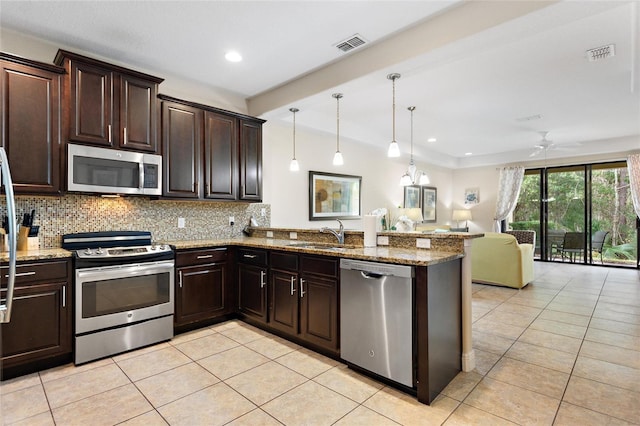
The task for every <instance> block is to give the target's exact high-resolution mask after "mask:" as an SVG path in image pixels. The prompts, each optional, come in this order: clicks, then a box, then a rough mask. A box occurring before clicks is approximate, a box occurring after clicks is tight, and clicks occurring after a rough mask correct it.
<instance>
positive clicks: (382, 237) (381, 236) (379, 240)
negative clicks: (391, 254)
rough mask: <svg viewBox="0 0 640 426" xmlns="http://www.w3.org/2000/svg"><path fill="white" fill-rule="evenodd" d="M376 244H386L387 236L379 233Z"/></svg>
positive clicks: (387, 241) (387, 243) (387, 242)
mask: <svg viewBox="0 0 640 426" xmlns="http://www.w3.org/2000/svg"><path fill="white" fill-rule="evenodd" d="M378 245H379V246H388V245H389V237H387V236H383V235H380V236H379V237H378Z"/></svg>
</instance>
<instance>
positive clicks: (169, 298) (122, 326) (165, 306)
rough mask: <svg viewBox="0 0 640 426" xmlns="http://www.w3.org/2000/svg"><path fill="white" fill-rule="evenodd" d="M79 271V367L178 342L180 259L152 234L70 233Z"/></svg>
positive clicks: (67, 240)
mask: <svg viewBox="0 0 640 426" xmlns="http://www.w3.org/2000/svg"><path fill="white" fill-rule="evenodd" d="M62 247H63V248H65V249H67V250H72V251H73V256H74V265H75V266H74V268H75V285H74V289H75V344H74V345H75V346H74V362H75V363H76V364H83V363H85V362H89V361H93V360H95V359H98V358H103V357H106V356H109V355H114V354H117V353H120V352H125V351H128V350H131V349H135V348H139V347H142V346H146V345H150V344H153V343H157V342H161V341H165V340H170V339H171V338H172V337H173V311H174V258H175V254H174V251H173V249H172V248H171V247H170V246H168V245H156V244H152V241H151V233H150V232H138V231H115V232H86V233H76V234H66V235H64V236H63V238H62Z"/></svg>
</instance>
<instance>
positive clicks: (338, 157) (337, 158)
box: [331, 93, 344, 166]
mask: <svg viewBox="0 0 640 426" xmlns="http://www.w3.org/2000/svg"><path fill="white" fill-rule="evenodd" d="M331 96H333V97H334V98H335V99H336V153H335V154H334V156H333V165H334V166H342V165H343V164H344V159H343V158H342V153H341V152H340V99H341V98H342V93H334V94H333V95H331Z"/></svg>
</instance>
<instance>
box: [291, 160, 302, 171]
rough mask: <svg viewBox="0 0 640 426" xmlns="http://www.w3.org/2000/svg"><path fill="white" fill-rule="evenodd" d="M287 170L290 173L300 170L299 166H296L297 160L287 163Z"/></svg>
mask: <svg viewBox="0 0 640 426" xmlns="http://www.w3.org/2000/svg"><path fill="white" fill-rule="evenodd" d="M289 170H290V171H292V172H297V171H299V170H300V164H298V160H296V159H295V158H294V159H293V160H291V163H289Z"/></svg>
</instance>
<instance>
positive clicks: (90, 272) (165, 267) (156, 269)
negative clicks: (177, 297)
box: [76, 260, 174, 280]
mask: <svg viewBox="0 0 640 426" xmlns="http://www.w3.org/2000/svg"><path fill="white" fill-rule="evenodd" d="M173 270H174V262H173V260H169V261H162V262H149V263H128V264H124V265H112V266H100V267H96V268H85V269H76V278H82V279H84V280H89V279H91V278H93V277H98V278H104V274H110V275H111V276H109V277H108V278H121V277H126V276H131V275H132V274H136V275H141V274H145V275H146V274H154V273H163V272H169V273H171V275H173Z"/></svg>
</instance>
